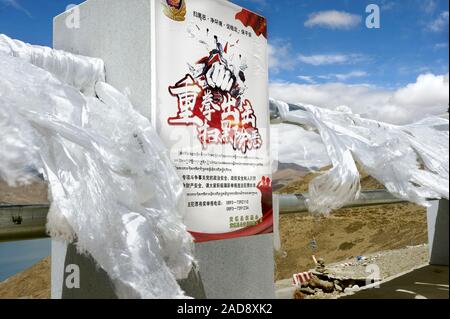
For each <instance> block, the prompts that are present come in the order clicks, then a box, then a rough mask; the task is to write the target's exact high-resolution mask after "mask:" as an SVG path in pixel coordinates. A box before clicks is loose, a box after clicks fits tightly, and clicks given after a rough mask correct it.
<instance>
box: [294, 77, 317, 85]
mask: <svg viewBox="0 0 450 319" xmlns="http://www.w3.org/2000/svg"><path fill="white" fill-rule="evenodd" d="M298 78H299V79H300V80H302V81H304V82H308V83H311V84H315V83H316V81H315V80H314V77H313V76H308V75H299V76H298Z"/></svg>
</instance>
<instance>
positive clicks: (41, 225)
mask: <svg viewBox="0 0 450 319" xmlns="http://www.w3.org/2000/svg"><path fill="white" fill-rule="evenodd" d="M275 196H278V199H279V203H280V214H298V213H307V212H308V208H307V206H306V199H307V197H308V196H307V194H298V195H275ZM403 202H405V201H403V200H400V199H398V198H396V197H394V196H393V195H391V194H390V193H389V192H387V191H385V190H374V191H365V192H363V193H362V194H361V198H360V199H359V200H357V201H354V202H352V203H350V204H348V205H347V206H345V207H360V206H372V205H382V204H396V203H403ZM48 209H49V206H48V205H1V204H0V242H8V241H19V240H29V239H40V238H46V237H47V235H46V231H45V224H46V222H47V213H48Z"/></svg>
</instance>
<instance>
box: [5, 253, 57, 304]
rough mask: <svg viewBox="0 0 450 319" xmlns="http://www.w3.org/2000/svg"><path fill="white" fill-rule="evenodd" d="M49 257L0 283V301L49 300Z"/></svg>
mask: <svg viewBox="0 0 450 319" xmlns="http://www.w3.org/2000/svg"><path fill="white" fill-rule="evenodd" d="M50 264H51V261H50V257H47V258H45V259H43V260H42V261H40V262H39V263H37V264H36V265H34V266H33V267H31V268H29V269H27V270H25V271H23V272H21V273H18V274H17V275H15V276H13V277H10V278H9V279H7V280H5V281H3V282H0V299H50V285H51V280H50V267H51V266H50Z"/></svg>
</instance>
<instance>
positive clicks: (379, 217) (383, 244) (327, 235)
mask: <svg viewBox="0 0 450 319" xmlns="http://www.w3.org/2000/svg"><path fill="white" fill-rule="evenodd" d="M280 234H281V242H282V252H281V253H280V254H277V256H276V272H275V276H276V280H281V279H287V278H291V277H292V275H293V274H295V273H299V272H303V271H307V270H309V269H311V268H314V262H313V260H312V257H311V256H312V255H313V254H314V255H315V256H316V257H317V258H322V259H324V260H325V262H326V263H334V262H339V261H343V260H347V259H349V258H356V257H357V256H365V255H368V254H371V253H376V252H380V251H386V250H392V249H399V248H404V247H407V246H416V245H421V244H424V243H427V241H428V238H427V218H426V209H425V208H423V207H420V206H417V205H414V204H409V203H405V204H395V205H380V206H370V207H363V208H348V209H342V210H339V211H337V212H335V213H332V214H331V215H330V216H329V217H321V218H315V217H313V216H311V215H309V214H293V215H284V216H282V217H281V218H280ZM313 238H314V239H315V241H316V243H317V249H316V250H314V251H313V250H312V248H311V247H310V242H311V240H312V239H313Z"/></svg>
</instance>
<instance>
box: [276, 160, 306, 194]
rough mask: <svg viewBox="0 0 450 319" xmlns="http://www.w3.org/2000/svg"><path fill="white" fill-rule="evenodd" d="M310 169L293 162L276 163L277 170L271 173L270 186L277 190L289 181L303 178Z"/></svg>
mask: <svg viewBox="0 0 450 319" xmlns="http://www.w3.org/2000/svg"><path fill="white" fill-rule="evenodd" d="M309 172H310V170H309V169H308V168H305V167H303V166H300V165H297V164H293V163H280V162H278V163H277V171H276V172H274V173H273V177H272V179H273V183H272V187H273V190H274V191H277V190H279V189H281V188H283V187H285V186H286V185H288V184H289V183H291V182H293V181H295V180H298V179H300V178H303V177H304V176H305V175H307V174H309Z"/></svg>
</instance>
